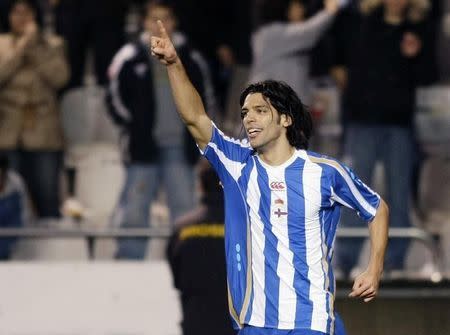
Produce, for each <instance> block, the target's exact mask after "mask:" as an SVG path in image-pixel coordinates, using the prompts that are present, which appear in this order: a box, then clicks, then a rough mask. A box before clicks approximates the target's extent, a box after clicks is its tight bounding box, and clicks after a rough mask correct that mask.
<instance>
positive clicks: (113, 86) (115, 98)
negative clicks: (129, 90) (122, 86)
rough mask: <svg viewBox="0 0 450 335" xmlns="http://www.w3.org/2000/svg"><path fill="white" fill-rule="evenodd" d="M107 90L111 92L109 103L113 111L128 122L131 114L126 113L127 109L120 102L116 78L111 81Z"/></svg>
mask: <svg viewBox="0 0 450 335" xmlns="http://www.w3.org/2000/svg"><path fill="white" fill-rule="evenodd" d="M109 90H110V92H111V103H112V105H113V107H114V110H115V111H116V113H117V114H119V115H120V116H121V117H122V118H124V119H125V120H127V121H129V120H130V119H131V113H130V112H129V111H128V108H126V107H125V105H124V104H123V102H122V98H121V96H120V92H119V81H118V80H117V78H114V79H113V80H111V83H110V85H109Z"/></svg>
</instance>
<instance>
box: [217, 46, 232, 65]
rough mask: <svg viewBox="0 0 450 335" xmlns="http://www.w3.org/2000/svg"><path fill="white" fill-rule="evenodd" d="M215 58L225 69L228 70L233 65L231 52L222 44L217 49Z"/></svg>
mask: <svg viewBox="0 0 450 335" xmlns="http://www.w3.org/2000/svg"><path fill="white" fill-rule="evenodd" d="M217 57H218V58H219V61H220V62H221V63H222V65H223V66H225V67H226V68H230V67H232V66H233V65H234V64H235V58H234V53H233V50H231V48H230V47H229V46H228V45H225V44H222V45H220V46H219V47H218V48H217Z"/></svg>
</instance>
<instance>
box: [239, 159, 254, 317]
mask: <svg viewBox="0 0 450 335" xmlns="http://www.w3.org/2000/svg"><path fill="white" fill-rule="evenodd" d="M254 166H255V164H254V159H249V160H248V161H247V164H246V165H245V167H244V169H243V170H242V174H241V177H240V178H239V180H238V184H239V185H240V187H241V190H242V193H243V196H244V198H245V206H246V208H247V218H248V220H247V222H248V221H249V220H250V217H249V212H250V206H249V204H248V201H247V197H248V196H247V191H248V183H249V180H250V174H251V173H252V170H253V168H254ZM249 229H250V227H249ZM250 238H251V229H250ZM249 264H250V266H251V260H250V262H249ZM247 271H250V272H251V271H252V269H251V268H249V269H247ZM252 282H253V281H252ZM251 289H252V293H251V295H250V301H249V307H248V310H247V313H246V315H245V317H244V323H247V322H248V321H249V320H250V318H251V315H252V305H253V298H254V294H253V288H251Z"/></svg>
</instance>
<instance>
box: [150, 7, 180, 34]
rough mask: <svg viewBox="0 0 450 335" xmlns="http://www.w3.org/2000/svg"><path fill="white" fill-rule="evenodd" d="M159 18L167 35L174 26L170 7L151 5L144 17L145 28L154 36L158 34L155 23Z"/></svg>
mask: <svg viewBox="0 0 450 335" xmlns="http://www.w3.org/2000/svg"><path fill="white" fill-rule="evenodd" d="M158 20H161V21H162V23H163V24H164V27H165V28H166V31H167V33H168V34H169V36H171V35H172V34H173V32H174V31H175V28H176V20H175V17H174V15H173V13H172V10H171V9H170V8H167V7H164V6H158V5H154V6H151V7H150V9H149V11H148V13H147V17H146V18H145V29H146V30H147V31H149V32H150V33H151V34H152V35H154V36H159V27H158V24H157V23H156V22H157V21H158Z"/></svg>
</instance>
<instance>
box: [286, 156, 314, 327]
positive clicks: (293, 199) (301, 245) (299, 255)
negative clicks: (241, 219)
mask: <svg viewBox="0 0 450 335" xmlns="http://www.w3.org/2000/svg"><path fill="white" fill-rule="evenodd" d="M304 166H305V161H304V160H302V159H297V160H296V161H295V162H294V163H293V164H291V165H290V166H289V167H288V168H287V169H286V170H285V180H286V183H287V202H288V235H289V248H290V249H291V250H292V253H293V254H294V258H293V263H294V268H295V274H294V289H295V291H296V292H297V305H296V312H295V327H302V328H304V327H309V326H310V325H311V319H312V309H313V306H312V303H311V300H310V299H309V288H310V283H309V279H308V265H307V260H306V234H305V198H304V192H303V168H304Z"/></svg>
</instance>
